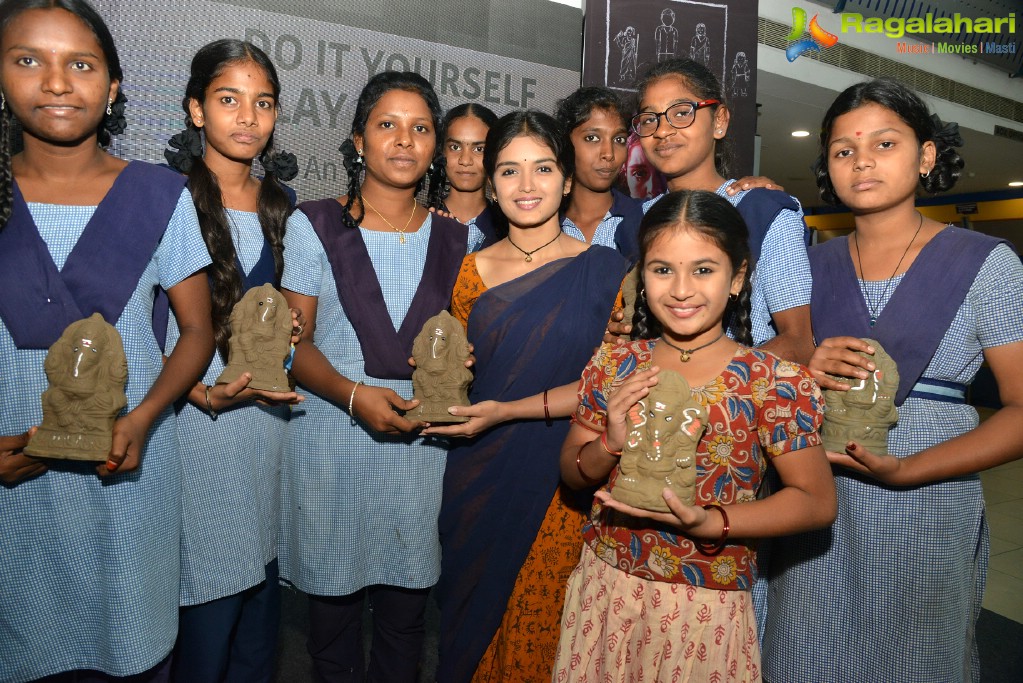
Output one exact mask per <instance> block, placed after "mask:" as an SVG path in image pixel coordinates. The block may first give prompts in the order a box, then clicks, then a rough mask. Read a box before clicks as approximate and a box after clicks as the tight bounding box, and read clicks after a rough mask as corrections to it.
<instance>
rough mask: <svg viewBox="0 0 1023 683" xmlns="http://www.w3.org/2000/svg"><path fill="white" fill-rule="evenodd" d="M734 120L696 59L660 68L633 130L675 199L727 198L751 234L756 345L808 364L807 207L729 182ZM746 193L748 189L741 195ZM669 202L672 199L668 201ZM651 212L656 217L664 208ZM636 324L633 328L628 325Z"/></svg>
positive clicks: (646, 82)
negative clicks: (684, 195) (699, 193)
mask: <svg viewBox="0 0 1023 683" xmlns="http://www.w3.org/2000/svg"><path fill="white" fill-rule="evenodd" d="M729 119H730V113H729V110H728V106H727V100H726V99H725V95H724V92H723V90H722V88H721V84H720V83H719V82H718V80H717V78H716V77H715V76H714V74H712V73H711V72H710V70H709V69H707V67H705V66H703V65H702V64H698V63H696V62H694V61H692V60H690V59H671V60H667V61H664V62H661V63H660V64H657V65H656V66H654V67H653V68H652V69H650V71H648V72H647V73H646V75H645V76H643V79H642V80H641V81H640V83H639V113H637V114H636V115H635V116H634V117H633V118H632V122H631V126H632V130H633V132H634V133H635V134H636V135H638V136H639V138H640V144H641V145H642V146H643V151H644V152H645V153H646V157H647V159H648V160H649V161H650V163H651V164H653V165H654V167H655V168H656V169H657V170H658V171H660V172H661V173H663V174H664V175H665V177H666V178H667V179H668V192H669V193H670V192H677V191H679V190H706V191H708V192H716V193H717V194H719V195H721V196H722V197H725V198H726V199H728V201H730V202H731V203H732V205H733V206H735V207H736V208H737V209H739V213H741V214H742V216H743V219H744V220H745V221H746V225H747V226H749V235H750V251H751V254H752V257H753V262H754V264H755V266H756V267H755V271H754V274H753V289H752V292H751V294H750V296H751V309H750V316H751V322H752V330H753V343H754V344H755V345H757V346H762V347H763V348H766V349H767V350H769V351H772V352H774V353H777V354H778V355H780V356H782V357H783V358H787V359H789V360H792V361H795V362H799V363H806V362H807V361H809V359H810V355H811V354H812V352H813V343H812V339H811V333H810V307H809V304H810V265H809V262H808V261H807V256H806V247H807V244H808V239H807V238H808V235H809V233H808V231H807V229H806V224H805V223H804V222H803V212H802V209H801V208H800V207H799V203H798V202H797V201H796V200H795V199H794V198H793V197H791V196H789V195H787V194H785V193H784V192H780V191H778V190H771V189H768V188H769V187H770V181H766V179H761V180H759V181H757V182H758V183H759V182H764V186H762V187H761V186H759V184H758V186H757V187H755V188H754V189H752V190H750V191H745V187H746V186H747V185H748V184H749V183H750V180H751V179H747V178H744V179H742V180H739V181H735V180H731V179H727V174H728V160H729V156H730V155H729V153H728V141H727V135H728V124H729ZM740 188H742V189H740ZM662 196H664V195H662ZM658 199H659V198H654V199H652V200H650V201H648V202H646V203H645V204H644V209H645V210H649V208H650V207H651V206H653V205H654V203H656V202H657V201H658ZM626 322H628V321H626Z"/></svg>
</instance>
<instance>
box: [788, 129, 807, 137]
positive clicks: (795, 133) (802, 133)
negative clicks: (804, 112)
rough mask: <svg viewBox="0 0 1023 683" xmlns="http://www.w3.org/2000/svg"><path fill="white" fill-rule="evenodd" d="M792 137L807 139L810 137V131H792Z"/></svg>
mask: <svg viewBox="0 0 1023 683" xmlns="http://www.w3.org/2000/svg"><path fill="white" fill-rule="evenodd" d="M792 137H794V138H808V137H810V131H808V130H794V131H792Z"/></svg>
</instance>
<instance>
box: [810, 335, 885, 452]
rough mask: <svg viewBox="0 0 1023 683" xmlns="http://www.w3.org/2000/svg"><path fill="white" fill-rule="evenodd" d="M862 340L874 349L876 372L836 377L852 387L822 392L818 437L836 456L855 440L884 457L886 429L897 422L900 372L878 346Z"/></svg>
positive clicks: (871, 341) (872, 341) (875, 343)
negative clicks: (821, 410) (821, 422)
mask: <svg viewBox="0 0 1023 683" xmlns="http://www.w3.org/2000/svg"><path fill="white" fill-rule="evenodd" d="M864 341H865V342H867V343H868V344H870V345H871V346H873V347H874V355H873V356H872V359H873V361H874V364H875V366H876V369H875V370H874V372H872V373H871V374H870V376H868V377H867V378H866V379H861V380H856V379H849V378H845V377H839V378H837V379H840V380H842V381H843V382H848V383H849V384H850V385H851V386H850V388H849V390H848V391H834V390H826V391H825V392H824V424H823V425H822V426H821V437H822V439H823V440H824V447H825V448H826V449H827V450H829V451H834V452H836V453H844V452H845V446H846V444H847V443H849V442H850V441H855V442H856V443H858V444H860V445H861V446H863V447H865V448H867V449H868V450H870V451H871V452H873V453H876V454H877V455H887V454H888V430H890V429H891V428H892V427H893V426H895V423H896V422H897V421H898V419H899V411H898V409H897V408H896V407H895V392H896V390H897V389H898V388H899V371H898V369H897V368H896V365H895V361H894V360H893V359H892V357H891V356H889V355H888V354H887V353H885V350H884V348H882V347H881V345H880V344H878V343H877V342H876V341H875V340H873V339H864ZM860 355H866V354H862V353H861V354H860Z"/></svg>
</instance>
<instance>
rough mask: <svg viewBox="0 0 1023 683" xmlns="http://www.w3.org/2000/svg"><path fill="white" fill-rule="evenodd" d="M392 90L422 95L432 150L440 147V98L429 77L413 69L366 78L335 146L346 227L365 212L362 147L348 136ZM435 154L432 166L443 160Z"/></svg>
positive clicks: (362, 125)
mask: <svg viewBox="0 0 1023 683" xmlns="http://www.w3.org/2000/svg"><path fill="white" fill-rule="evenodd" d="M392 90H405V91H407V92H411V93H415V94H417V95H419V96H420V97H422V98H423V100H424V101H425V102H426V106H427V107H428V108H429V109H430V116H431V118H432V119H433V130H434V133H435V135H436V138H437V139H436V150H439V149H440V142H441V137H440V135H441V128H442V127H443V123H442V121H441V116H442V114H441V108H440V100H439V99H438V97H437V92H436V91H435V90H434V89H433V86H432V85H430V81H428V80H426V79H425V78H423V77H422V76H420V75H419V74H418V73H416V72H415V71H383V72H381V73H378V74H377V75H375V76H373V77H372V78H370V79H369V81H368V82H367V83H366V86H365V87H364V88H363V89H362V92H361V93H359V101H358V102H357V103H356V105H355V115H354V117H353V118H352V130H351V133H350V134H349V136H348V138H347V139H346V140H345V141H344V142H342V143H341V146H340V147H339V148H338V150H339V151H340V152H341V162H342V164H343V165H344V168H345V174H346V175H347V176H348V201H346V202H345V205H344V216H343V218H342V222H343V223H344V224H345V225H346V226H347V227H349V228H357V227H359V225H360V224H361V223H362V218H363V216H364V215H365V209H364V208H363V207H362V180H363V173H364V171H365V165H366V162H365V160H364V159H363V158H362V154H361V151H362V150H358V149H356V148H355V142H354V141H353V139H352V138H354V137H355V136H356V135H360V136H361V135H365V133H366V122H367V121H368V120H369V116H370V114H371V113H372V112H373V108H374V107H376V105H377V103H378V102H379V101H380V98H382V97H383V96H384V95H386V94H387V93H389V92H390V91H392ZM438 156H440V155H438V154H437V153H436V152H435V154H434V159H433V166H434V169H436V167H437V166H438V164H442V163H444V162H443V158H441V159H440V160H438ZM428 178H429V173H427V175H426V176H424V177H423V178H422V179H420V181H419V186H418V187H417V188H416V192H417V193H418V192H419V191H420V190H421V189H422V185H423V183H424V182H426V183H428V184H429V185H432V181H431V180H427V179H428ZM356 203H358V204H359V217H358V218H356V217H355V215H354V214H353V213H352V209H353V208H354V207H355V205H356Z"/></svg>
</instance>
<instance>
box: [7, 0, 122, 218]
mask: <svg viewBox="0 0 1023 683" xmlns="http://www.w3.org/2000/svg"><path fill="white" fill-rule="evenodd" d="M32 9H62V10H65V11H67V12H70V13H71V14H73V15H75V16H76V17H78V19H80V20H81V21H82V23H83V24H85V25H86V26H87V27H88V29H89V30H90V31H92V34H93V35H94V36H95V37H96V40H97V41H98V42H99V46H100V49H101V50H102V51H103V59H104V61H106V63H107V76H108V77H109V78H110V80H111V81H117V82H118V84H120V83H121V82H122V81H123V80H124V72H123V71H121V58H120V57H119V56H118V54H117V46H115V45H114V38H113V36H111V35H110V29H109V28H107V25H106V23H105V22H104V21H103V18H102V17H100V15H99V13H98V12H96V10H95V9H93V7H92V5H90V4H89V3H87V2H85V0H4V2H2V3H0V35H2V34H3V32H4V31H5V30H6V28H7V25H8V24H10V23H11V21H13V20H14V19H15V17H17V16H19V15H20V14H21V13H22V12H25V11H26V10H32ZM127 102H128V98H127V97H125V96H124V92H123V91H122V90H121V88H120V86H119V87H118V88H117V95H116V96H115V97H114V100H113V101H112V102H110V103H109V106H108V109H109V112H110V113H108V114H105V115H104V116H103V120H102V121H101V122H100V125H99V127H98V129H97V131H96V138H97V142H98V143H99V144H100V145H102V146H103V147H106V146H107V145H109V144H110V139H111V138H110V136H111V135H120V134H121V133H123V132H124V131H125V129H126V128H127V122H126V121H125V118H124V109H125V105H126V104H127ZM17 125H18V124H17V121H16V120H15V119H14V115H13V114H12V113H11V108H10V107H8V106H5V107H4V108H3V109H2V110H0V230H2V229H3V227H4V226H5V225H7V221H8V220H10V218H11V211H12V209H13V206H14V174H13V173H12V171H11V157H12V156H13V152H12V144H13V142H14V137H15V130H14V129H15V127H16V126H17Z"/></svg>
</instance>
